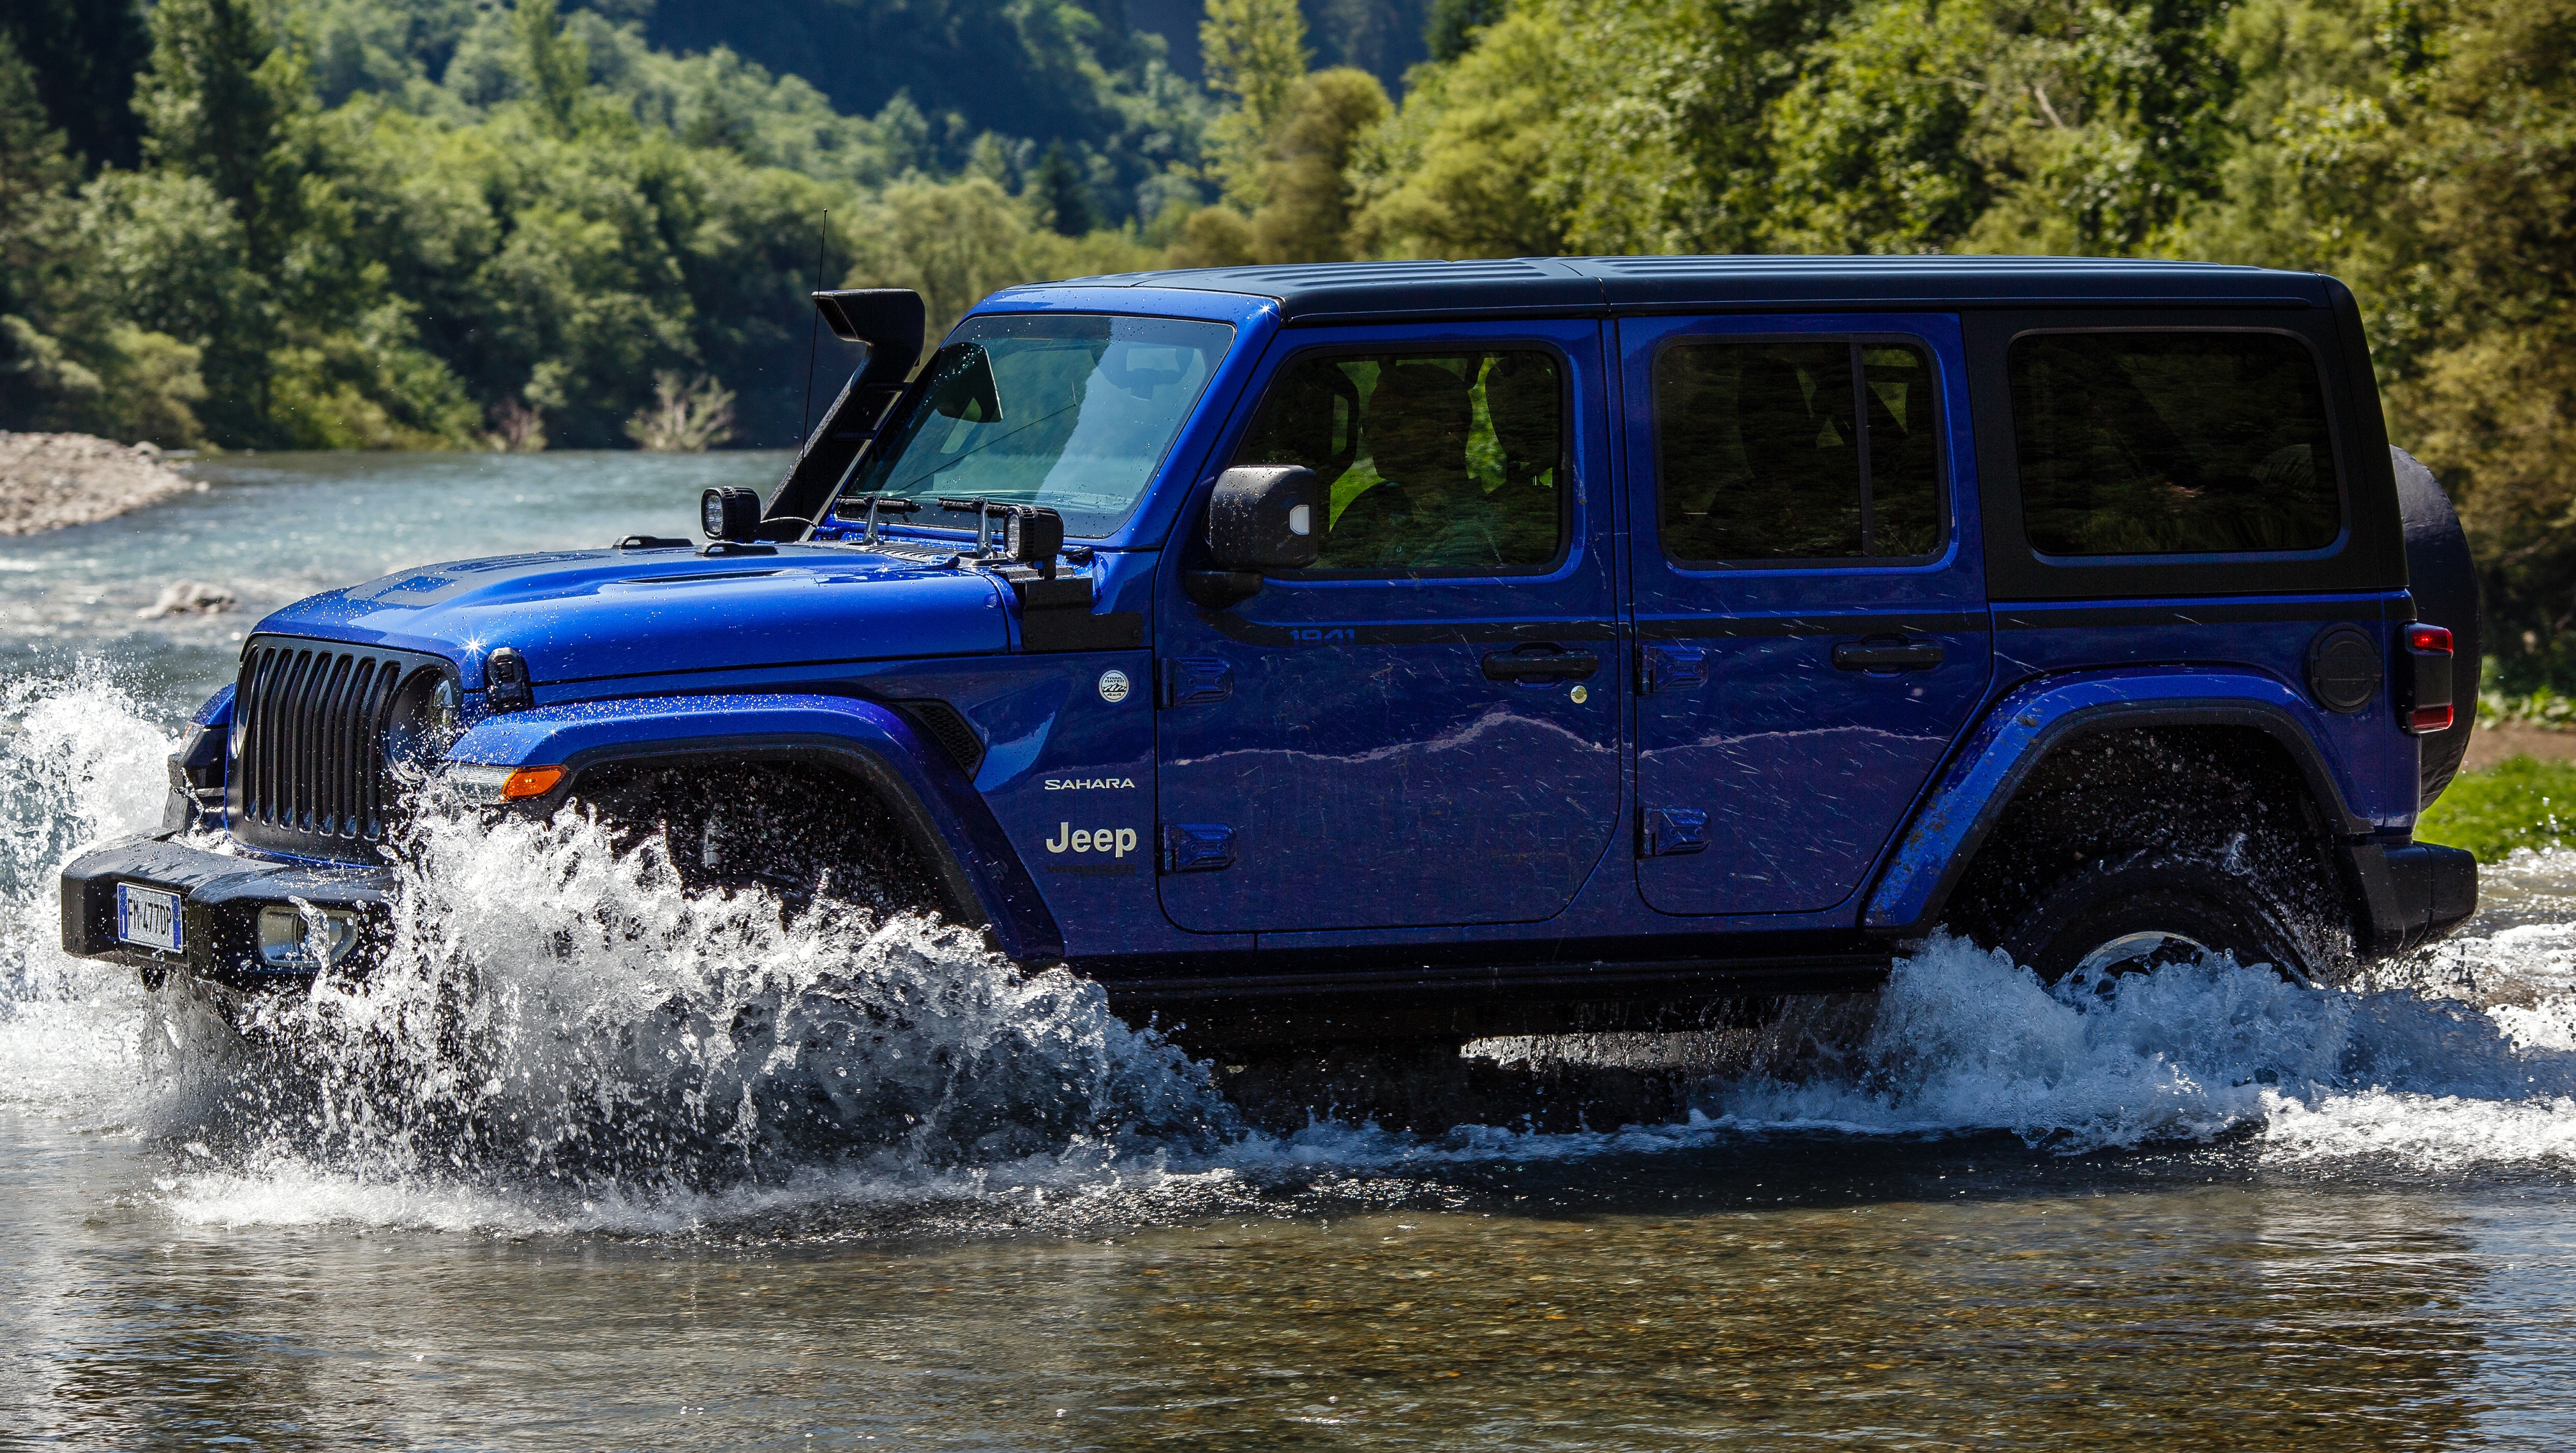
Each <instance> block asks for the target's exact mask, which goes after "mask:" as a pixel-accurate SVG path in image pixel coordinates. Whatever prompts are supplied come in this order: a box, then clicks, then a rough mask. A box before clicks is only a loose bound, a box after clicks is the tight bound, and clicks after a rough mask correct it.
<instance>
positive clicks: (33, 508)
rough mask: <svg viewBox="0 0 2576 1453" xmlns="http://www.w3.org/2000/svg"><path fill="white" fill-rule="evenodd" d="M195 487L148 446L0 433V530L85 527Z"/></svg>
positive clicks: (5, 532)
mask: <svg viewBox="0 0 2576 1453" xmlns="http://www.w3.org/2000/svg"><path fill="white" fill-rule="evenodd" d="M203 487H204V486H202V485H199V484H196V483H194V482H193V481H191V480H190V479H189V478H188V477H187V476H186V475H184V474H181V473H180V472H179V471H178V470H176V469H173V468H171V467H170V465H169V464H168V463H167V462H166V461H164V459H163V458H162V455H161V451H160V450H158V449H155V448H153V447H152V446H151V445H149V444H136V445H132V446H128V445H124V444H117V443H112V442H110V441H108V440H105V439H100V438H96V437H93V436H91V435H88V434H10V433H0V535H33V534H39V533H42V532H43V531H46V530H59V529H61V528H63V527H64V526H66V525H87V524H93V523H96V522H97V521H99V520H109V519H114V518H116V517H117V516H118V515H121V514H124V513H125V512H127V511H128V510H139V509H141V508H143V507H144V506H145V505H150V504H158V503H160V502H161V501H162V500H165V499H168V498H170V497H171V496H172V495H175V494H184V493H186V492H187V491H189V490H191V489H201V488H203Z"/></svg>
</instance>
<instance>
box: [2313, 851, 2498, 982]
mask: <svg viewBox="0 0 2576 1453" xmlns="http://www.w3.org/2000/svg"><path fill="white" fill-rule="evenodd" d="M2343 853H2344V864H2345V867H2346V868H2347V870H2349V871H2350V873H2351V874H2352V878H2353V882H2354V884H2355V886H2357V887H2358V888H2359V889H2360V890H2361V899H2362V903H2363V905H2364V907H2365V908H2366V909H2367V910H2368V916H2367V918H2366V920H2365V921H2364V922H2363V923H2361V924H2360V925H2358V926H2359V927H2360V928H2361V929H2362V933H2361V938H2362V943H2361V944H2360V948H2361V952H2362V956H2363V957H2364V958H2372V959H2379V958H2386V957H2388V956H2389V955H2391V954H2398V953H2403V952H2405V951H2406V950H2408V949H2410V948H2415V947H2417V946H2419V945H2422V944H2427V943H2431V942H2432V941H2433V940H2435V939H2437V938H2440V937H2441V936H2442V935H2444V934H2446V933H2449V932H2450V931H2451V930H2452V929H2455V928H2457V927H2459V926H2460V925H2461V924H2462V923H2463V922H2465V921H2467V919H2468V916H2469V915H2470V914H2472V913H2475V912H2477V911H2478V860H2477V859H2476V858H2473V857H2471V856H2469V854H2468V853H2467V852H2466V851H2465V850H2463V849H2460V848H2445V847H2436V846H2434V845H2433V844H2431V843H2406V844H2403V845H2400V846H2395V847H2391V846H2387V845H2384V844H2381V843H2353V844H2348V845H2346V846H2345V848H2344V850H2343Z"/></svg>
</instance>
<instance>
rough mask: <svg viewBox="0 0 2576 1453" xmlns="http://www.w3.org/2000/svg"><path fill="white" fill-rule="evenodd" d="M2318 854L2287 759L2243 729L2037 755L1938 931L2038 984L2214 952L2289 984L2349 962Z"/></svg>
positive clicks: (2106, 740)
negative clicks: (2019, 969) (2264, 968)
mask: <svg viewBox="0 0 2576 1453" xmlns="http://www.w3.org/2000/svg"><path fill="white" fill-rule="evenodd" d="M2332 846H2333V839H2332V835H2331V833H2330V831H2329V830H2328V828H2327V826H2326V823H2325V821H2324V819H2323V816H2322V814H2321V813H2320V812H2319V811H2318V809H2317V807H2316V806H2315V804H2314V802H2313V801H2312V800H2311V799H2310V798H2309V797H2308V794H2307V789H2306V786H2305V784H2304V783H2303V781H2302V780H2301V779H2300V777H2299V775H2298V770H2297V768H2296V767H2295V766H2294V765H2293V764H2292V762H2291V761H2290V759H2289V756H2288V754H2287V753H2286V752H2285V751H2283V750H2282V748H2281V747H2280V745H2279V744H2278V743H2277V742H2275V741H2273V740H2272V739H2271V738H2270V737H2268V736H2265V735H2263V734H2262V733H2260V732H2255V731H2251V730H2248V729H2244V728H2220V727H2174V728H2158V729H2153V730H2146V731H2122V732H2105V733H2101V734H2100V735H2098V736H2091V737H2085V738H2082V739H2079V740H2077V741H2075V742H2072V743H2069V744H2067V745H2066V746H2063V747H2060V748H2059V749H2058V750H2056V751H2055V752H2052V753H2051V754H2050V755H2049V759H2048V760H2047V761H2046V762H2044V763H2042V764H2041V766H2040V767H2039V769H2038V770H2037V771H2036V772H2035V773H2034V774H2033V776H2032V778H2031V780H2030V781H2028V782H2027V783H2025V784H2024V785H2023V787H2022V790H2021V791H2020V792H2019V793H2018V794H2016V796H2015V797H2014V799H2013V803H2012V806H2011V807H2009V808H2007V809H2006V810H2005V812H2004V815H2003V817H2002V819H2001V820H2000V821H1998V822H1997V823H1996V824H1995V828H1994V830H1993V832H1991V833H1990V834H1989V835H1988V836H1987V838H1986V841H1985V843H1984V844H1983V845H1982V846H1981V847H1980V848H1979V849H1978V850H1977V857H1976V861H1975V862H1973V863H1971V864H1970V865H1969V868H1968V872H1967V874H1966V875H1965V876H1964V877H1963V878H1962V879H1961V880H1960V884H1959V888H1958V891H1957V892H1956V894H1955V895H1954V896H1953V897H1952V899H1951V902H1950V906H1949V909H1948V911H1947V913H1946V915H1945V917H1944V923H1945V924H1946V926H1947V927H1948V928H1949V930H1950V931H1951V932H1952V933H1955V934H1957V935H1959V936H1960V937H1962V938H1965V939H1967V940H1969V941H1970V942H1972V943H1977V944H1981V945H1984V946H1987V947H1991V948H2000V949H2002V950H2004V951H2006V952H2008V953H2010V954H2011V955H2012V956H2013V959H2014V961H2015V962H2016V963H2020V964H2024V965H2027V966H2028V967H2030V968H2032V969H2035V970H2037V971H2038V972H2039V974H2040V977H2041V978H2043V979H2045V980H2047V981H2049V982H2051V983H2054V982H2056V981H2058V980H2059V979H2062V978H2064V977H2065V976H2066V975H2068V974H2070V973H2073V972H2075V971H2076V969H2077V968H2078V967H2079V966H2084V965H2086V964H2087V963H2088V962H2089V963H2090V964H2091V966H2092V967H2095V968H2104V969H2109V970H2112V971H2135V970H2139V969H2146V968H2154V967H2161V966H2162V965H2164V964H2167V963H2172V962H2176V961H2178V960H2182V959H2189V958H2196V957H2198V956H2199V955H2200V953H2201V952H2202V951H2203V950H2208V951H2211V952H2221V951H2223V952H2227V953H2232V954H2234V955H2235V956H2236V961H2237V962H2238V963H2240V964H2271V965H2273V966H2275V967H2276V968H2278V969H2279V970H2280V971H2281V972H2282V974H2283V975H2284V976H2285V977H2288V978H2290V979H2293V980H2295V981H2298V982H2303V983H2314V982H2321V981H2333V980H2336V979H2339V978H2340V977H2341V976H2342V974H2343V973H2344V972H2345V970H2346V969H2347V968H2348V967H2349V966H2350V964H2351V962H2352V957H2353V954H2352V916H2351V909H2350V906H2349V905H2348V904H2347V903H2346V902H2345V901H2344V897H2343V893H2342V890H2341V888H2340V886H2339V884H2340V880H2339V879H2338V878H2337V876H2336V873H2335V869H2334V859H2333V853H2332Z"/></svg>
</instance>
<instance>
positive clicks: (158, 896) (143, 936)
mask: <svg viewBox="0 0 2576 1453" xmlns="http://www.w3.org/2000/svg"><path fill="white" fill-rule="evenodd" d="M116 936H117V937H118V938H119V939H122V940H124V941H125V942H127V943H134V944H141V945H142V946H144V947H145V948H156V949H160V950H162V951H163V952H165V953H174V954H175V953H177V952H178V951H179V895H178V894H176V893H164V892H162V891H161V890H160V889H158V888H137V887H135V886H134V885H133V884H131V883H119V884H117V885H116Z"/></svg>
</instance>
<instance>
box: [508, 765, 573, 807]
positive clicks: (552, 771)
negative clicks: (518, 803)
mask: <svg viewBox="0 0 2576 1453" xmlns="http://www.w3.org/2000/svg"><path fill="white" fill-rule="evenodd" d="M563 779H564V769H563V768H561V767H521V768H520V769H518V770H517V771H515V772H512V773H511V774H510V775H509V776H507V777H504V778H502V779H501V800H502V801H504V802H509V801H512V800H513V799H516V798H521V797H543V796H545V795H546V794H547V793H549V792H552V791H554V790H555V784H556V783H558V782H561V781H562V780H563Z"/></svg>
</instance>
